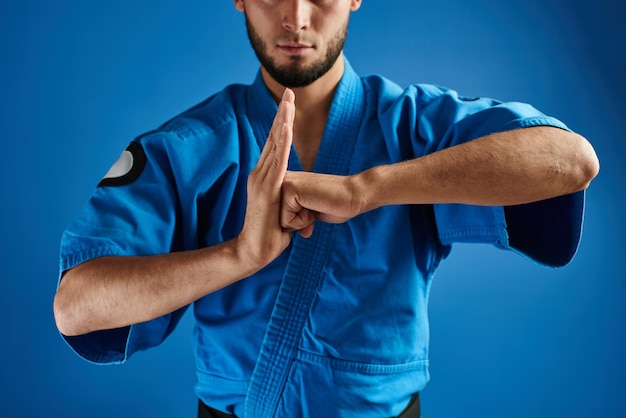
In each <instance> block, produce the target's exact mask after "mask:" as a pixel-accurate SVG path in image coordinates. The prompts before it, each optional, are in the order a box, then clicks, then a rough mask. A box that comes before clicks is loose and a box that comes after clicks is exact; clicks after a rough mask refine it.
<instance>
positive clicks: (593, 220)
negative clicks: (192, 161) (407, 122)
mask: <svg viewBox="0 0 626 418" xmlns="http://www.w3.org/2000/svg"><path fill="white" fill-rule="evenodd" d="M625 20H626V13H625V6H624V2H618V1H614V0H593V1H592V0H525V1H518V0H510V1H501V0H439V1H436V2H424V1H414V0H395V1H382V0H365V1H364V2H363V6H362V8H361V10H359V11H358V12H357V13H355V14H354V15H353V17H352V23H351V27H350V30H349V35H348V41H347V46H346V53H347V56H348V57H349V59H350V62H351V64H352V66H353V67H354V68H355V69H356V71H357V72H359V73H360V74H371V73H380V74H383V75H385V76H387V77H388V78H391V79H392V80H394V81H396V82H398V83H399V84H401V85H404V86H406V85H408V84H410V83H415V82H424V83H433V84H439V85H444V86H447V87H451V88H454V89H456V90H458V91H459V92H460V93H461V94H463V95H465V96H478V95H481V96H490V97H495V98H499V99H503V100H518V101H526V102H529V103H532V104H533V105H535V106H536V107H538V108H539V109H541V110H542V111H544V112H545V113H548V114H550V115H553V116H556V117H558V118H560V119H562V120H563V121H565V122H566V123H567V124H568V125H569V126H570V127H571V128H572V129H574V130H575V131H578V132H579V133H581V134H583V135H584V136H586V137H587V138H589V140H590V141H591V142H592V143H593V145H594V146H595V148H596V151H597V153H598V155H599V157H600V161H601V164H602V169H601V174H600V176H599V177H598V178H597V179H596V180H595V182H594V183H593V184H592V186H591V188H590V190H589V192H588V197H587V212H586V220H585V227H584V231H583V240H582V244H581V246H580V249H579V252H578V255H577V257H576V258H575V259H574V261H573V262H572V263H571V264H570V265H569V266H567V267H565V268H563V269H559V270H550V269H547V268H544V267H540V266H537V265H535V264H532V263H531V262H529V261H528V260H525V259H523V258H522V257H519V256H517V255H514V254H510V253H506V252H502V251H498V250H496V249H495V248H491V247H489V246H457V247H456V248H455V250H454V251H453V253H452V255H451V257H450V258H449V259H448V260H447V262H446V263H444V264H443V266H442V268H441V270H440V271H439V273H438V275H437V277H436V278H435V282H434V285H433V290H432V298H431V304H430V316H431V325H432V345H431V374H432V380H431V382H430V384H429V385H428V387H427V388H426V390H425V391H424V393H423V398H422V399H423V405H424V406H423V414H424V416H425V417H426V418H433V417H435V418H441V417H460V416H464V417H465V416H468V417H494V418H495V417H545V418H553V417H581V418H582V417H585V418H587V417H620V416H626V396H624V392H626V261H625V260H626V257H624V255H623V252H624V250H625V249H626V245H625V244H626V240H625V238H624V236H625V233H626V227H625V220H624V215H623V213H624V207H626V197H625V195H626V193H625V191H626V187H625V186H624V184H625V181H626V169H625V168H624V165H625V157H626V145H625V143H626V141H625V140H624V132H626V118H625V117H624V114H625V110H626V107H625V106H624V104H623V102H622V100H623V97H624V96H625V95H626V46H625V43H626V34H625V29H624V26H623V22H624V21H625ZM0 60H1V64H0V100H1V101H0V127H1V130H0V132H1V136H0V138H1V141H2V150H1V152H0V196H1V197H0V199H1V204H0V321H1V322H0V325H1V330H2V334H1V337H0V340H1V343H0V417H14V418H32V417H63V418H72V417H76V418H79V417H80V418H82V417H94V418H98V417H111V416H115V417H119V418H125V417H137V416H149V417H153V418H166V417H192V416H195V415H194V414H195V408H196V400H195V398H194V394H193V384H194V381H195V372H194V361H193V356H192V352H191V328H192V320H191V316H190V315H189V314H187V316H186V317H185V319H184V320H183V322H182V323H181V324H180V326H179V328H178V329H177V330H176V331H175V332H174V334H173V335H172V336H171V337H170V338H169V339H168V340H167V341H166V342H165V343H164V344H163V345H162V346H160V347H158V348H156V349H154V350H151V351H148V352H143V353H139V354H138V355H136V356H135V357H134V358H132V359H131V360H130V361H129V362H128V363H126V364H124V365H121V366H97V365H93V364H90V363H87V362H85V361H83V360H81V359H80V358H79V357H78V356H76V355H75V354H74V353H73V352H72V351H71V350H70V349H69V348H68V347H67V346H66V344H65V343H64V341H63V340H62V339H61V337H60V336H59V334H58V332H57V331H56V328H55V326H54V320H53V316H52V298H53V295H54V291H55V288H56V282H57V274H58V270H57V269H58V267H57V266H58V250H59V240H60V237H61V233H62V231H63V229H64V228H65V226H66V225H67V224H68V223H69V221H70V219H71V218H72V217H73V216H74V215H75V214H76V213H77V212H78V210H79V209H80V208H81V206H82V205H83V204H84V203H85V201H86V200H87V198H88V197H89V195H90V194H91V192H92V190H93V188H94V187H95V185H96V184H97V183H98V181H99V180H100V178H101V177H102V176H103V175H104V174H105V173H106V171H107V170H108V168H109V166H110V165H111V164H112V162H114V161H115V160H116V158H117V156H118V155H119V154H120V153H121V151H122V150H123V149H124V148H125V147H126V145H127V143H128V142H129V141H130V140H131V139H132V138H133V137H134V136H136V135H138V134H140V133H142V132H144V131H146V130H149V129H152V128H153V127H156V126H157V125H159V124H160V123H162V122H164V121H165V120H167V119H169V118H170V117H171V116H173V115H175V114H177V113H179V112H180V111H182V110H184V109H186V108H188V107H190V106H192V105H194V104H195V103H197V102H199V101H201V100H202V99H204V98H205V97H207V96H209V95H210V94H212V93H214V92H216V91H218V90H220V89H221V88H222V87H224V86H225V85H226V84H228V83H233V82H245V83H248V82H251V81H252V79H253V77H254V75H255V73H256V71H257V68H258V64H257V62H256V59H255V57H254V55H253V53H252V51H251V49H250V47H249V45H248V41H247V38H246V34H245V27H244V23H243V16H242V15H240V14H239V13H238V12H236V11H235V10H234V8H233V5H232V2H229V1H219V2H218V1H207V0H204V1H200V0H176V1H173V0H169V1H159V0H133V1H128V0H125V1H122V0H111V1H107V2H95V1H88V0H59V1H54V2H52V1H43V0H0Z"/></svg>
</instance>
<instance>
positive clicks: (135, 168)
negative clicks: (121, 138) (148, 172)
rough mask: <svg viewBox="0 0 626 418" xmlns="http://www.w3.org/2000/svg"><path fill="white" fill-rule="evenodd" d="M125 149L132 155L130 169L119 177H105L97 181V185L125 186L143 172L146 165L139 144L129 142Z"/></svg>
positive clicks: (144, 154)
mask: <svg viewBox="0 0 626 418" xmlns="http://www.w3.org/2000/svg"><path fill="white" fill-rule="evenodd" d="M126 151H128V152H130V154H131V155H132V156H133V163H132V167H131V168H130V170H129V171H128V172H127V173H126V174H124V175H122V176H119V177H105V178H103V179H102V180H101V181H100V183H98V187H117V186H125V185H127V184H130V183H132V182H134V181H135V180H137V178H138V177H139V176H140V175H141V173H142V172H143V169H144V168H145V167H146V161H147V158H146V153H145V152H144V150H143V147H142V146H141V144H139V143H137V142H131V143H130V145H129V146H128V147H127V148H126Z"/></svg>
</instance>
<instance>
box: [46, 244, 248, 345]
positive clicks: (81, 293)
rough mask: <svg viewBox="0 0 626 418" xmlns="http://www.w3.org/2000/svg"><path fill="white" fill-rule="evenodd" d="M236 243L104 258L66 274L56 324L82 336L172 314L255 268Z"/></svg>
mask: <svg viewBox="0 0 626 418" xmlns="http://www.w3.org/2000/svg"><path fill="white" fill-rule="evenodd" d="M254 270H255V269H254V268H253V267H252V266H251V265H250V264H249V263H246V262H244V261H243V260H241V257H240V255H239V254H238V252H237V247H236V245H235V241H229V242H226V243H223V244H220V245H217V246H215V247H211V248H206V249H201V250H195V251H187V252H180V253H172V254H164V255H157V256H147V257H103V258H97V259H93V260H91V261H88V262H85V263H83V264H81V265H78V266H76V267H75V268H73V269H71V270H69V271H67V272H66V274H65V275H64V277H63V279H62V281H61V283H60V285H59V289H58V291H57V294H56V297H55V300H54V311H55V318H56V321H57V326H58V327H59V329H60V331H61V332H62V333H63V334H65V335H80V334H85V333H88V332H92V331H97V330H102V329H112V328H118V327H122V326H126V325H131V324H136V323H139V322H144V321H148V320H150V319H153V318H156V317H158V316H161V315H164V314H167V313H169V312H173V311H175V310H176V309H179V308H181V307H183V306H186V305H187V304H189V303H191V302H193V301H195V300H197V299H199V298H201V297H203V296H205V295H206V294H209V293H211V292H214V291H216V290H219V289H221V288H223V287H225V286H227V285H229V284H231V283H233V282H235V281H237V280H240V279H242V278H244V277H247V276H248V275H250V274H252V273H253V272H254Z"/></svg>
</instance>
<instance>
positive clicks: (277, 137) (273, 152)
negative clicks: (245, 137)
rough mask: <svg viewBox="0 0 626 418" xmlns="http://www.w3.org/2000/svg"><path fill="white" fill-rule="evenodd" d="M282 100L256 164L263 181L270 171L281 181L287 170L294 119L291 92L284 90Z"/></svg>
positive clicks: (293, 96) (292, 95) (293, 97)
mask: <svg viewBox="0 0 626 418" xmlns="http://www.w3.org/2000/svg"><path fill="white" fill-rule="evenodd" d="M283 98H284V99H283V100H282V101H281V103H280V105H279V110H278V113H277V114H276V117H275V118H274V124H273V126H272V130H271V131H270V135H269V137H268V139H267V142H266V144H265V146H264V147H263V151H262V153H261V156H260V158H259V162H258V163H257V167H258V169H259V171H260V177H261V178H262V179H263V180H265V179H266V177H267V176H268V174H269V172H270V170H272V172H275V173H278V175H279V176H281V181H282V172H284V170H286V169H287V164H288V162H289V153H290V151H291V142H292V139H293V121H294V118H295V106H294V99H295V95H294V94H293V92H292V91H291V90H289V89H286V90H285V93H284V94H283ZM285 126H286V129H285ZM273 168H278V170H273ZM273 179H275V177H274V178H273Z"/></svg>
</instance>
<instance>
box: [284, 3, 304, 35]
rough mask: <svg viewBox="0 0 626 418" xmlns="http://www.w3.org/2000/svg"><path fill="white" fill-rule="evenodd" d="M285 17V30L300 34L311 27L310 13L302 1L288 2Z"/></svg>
mask: <svg viewBox="0 0 626 418" xmlns="http://www.w3.org/2000/svg"><path fill="white" fill-rule="evenodd" d="M286 3H287V5H286V7H285V12H284V15H283V28H285V29H287V30H288V31H291V32H298V31H301V30H303V29H306V28H307V27H308V26H309V11H308V10H307V6H306V5H305V4H304V3H305V2H302V1H298V0H295V1H292V2H286Z"/></svg>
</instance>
